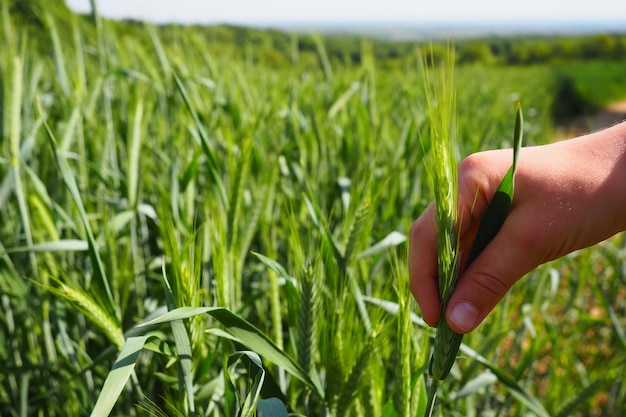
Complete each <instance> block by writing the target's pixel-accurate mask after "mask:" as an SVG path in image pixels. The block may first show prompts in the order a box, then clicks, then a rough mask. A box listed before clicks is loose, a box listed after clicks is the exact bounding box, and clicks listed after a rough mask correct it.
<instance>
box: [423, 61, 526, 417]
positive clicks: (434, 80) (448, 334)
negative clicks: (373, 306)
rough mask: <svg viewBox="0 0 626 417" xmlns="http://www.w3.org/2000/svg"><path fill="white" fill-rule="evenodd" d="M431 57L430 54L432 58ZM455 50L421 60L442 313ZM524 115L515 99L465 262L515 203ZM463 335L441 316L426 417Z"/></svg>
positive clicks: (451, 264) (454, 254) (451, 268)
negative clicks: (508, 155) (506, 147)
mask: <svg viewBox="0 0 626 417" xmlns="http://www.w3.org/2000/svg"><path fill="white" fill-rule="evenodd" d="M431 61H432V56H431ZM453 66H454V51H453V49H452V48H449V50H448V56H447V59H446V63H444V65H441V66H440V67H439V68H438V69H436V68H430V69H427V67H428V65H427V63H426V61H425V59H422V61H421V69H422V71H423V74H424V87H425V92H426V100H427V105H428V112H429V120H430V147H431V158H430V159H429V160H428V161H427V171H428V173H429V175H430V178H431V180H432V185H433V188H434V195H435V205H436V219H437V226H438V228H439V233H438V236H437V250H438V261H437V263H438V274H439V296H440V298H441V315H440V317H444V315H445V311H446V309H447V306H448V300H449V299H450V296H451V295H452V292H453V291H454V287H455V285H456V282H457V280H458V277H459V266H460V265H459V263H458V262H457V261H458V234H457V231H456V225H457V218H458V212H457V207H458V205H457V194H458V184H457V176H456V175H457V160H456V157H455V156H456V155H457V154H458V142H457V139H456V136H455V135H456V131H455V129H456V119H455V101H456V97H455V90H454V80H453V75H454V71H453V70H454V67H453ZM522 130H523V118H522V109H521V105H520V104H519V103H518V106H517V114H516V121H515V133H514V151H513V164H512V166H511V168H510V169H509V170H508V172H507V173H506V175H505V176H504V178H503V179H502V182H501V183H500V185H499V186H498V189H497V191H496V193H495V195H494V197H493V198H492V200H491V201H490V203H489V205H488V207H487V209H486V211H485V213H484V215H483V217H482V218H481V220H480V224H479V227H478V231H477V235H476V239H475V242H474V244H473V246H472V249H471V250H470V256H469V258H468V263H467V264H468V265H469V263H471V262H472V261H473V260H474V259H476V258H477V257H478V255H479V254H480V252H481V251H482V250H483V249H484V248H485V247H486V246H487V244H488V243H489V242H490V241H491V240H492V239H493V237H494V236H495V235H496V234H497V233H498V231H499V230H500V227H501V226H502V224H503V223H504V220H505V219H506V217H507V215H508V213H509V210H510V208H511V204H512V202H513V189H514V175H515V170H516V168H517V159H518V153H519V149H520V148H521V143H522ZM462 339H463V335H462V334H459V333H456V332H454V331H453V330H452V329H451V328H450V327H449V326H448V323H447V321H446V320H445V319H441V320H439V323H438V324H437V335H436V337H435V343H434V348H433V354H432V357H431V360H430V365H429V374H430V376H431V378H432V385H431V387H430V391H429V394H428V405H427V407H426V410H427V411H426V412H427V415H429V416H430V415H432V413H433V411H434V405H435V397H436V393H437V388H438V386H439V384H440V383H441V382H442V381H443V380H444V379H445V378H446V377H447V376H448V374H449V373H450V369H451V368H452V365H453V364H454V361H455V359H456V355H457V352H458V350H459V346H460V345H461V341H462Z"/></svg>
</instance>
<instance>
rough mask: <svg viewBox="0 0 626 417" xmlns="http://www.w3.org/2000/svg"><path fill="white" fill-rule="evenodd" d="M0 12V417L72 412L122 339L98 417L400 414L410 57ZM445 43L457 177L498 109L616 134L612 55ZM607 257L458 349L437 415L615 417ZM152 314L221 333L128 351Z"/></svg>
mask: <svg viewBox="0 0 626 417" xmlns="http://www.w3.org/2000/svg"><path fill="white" fill-rule="evenodd" d="M0 14H1V15H0V18H1V19H0V37H1V45H2V49H1V51H0V57H1V58H0V87H1V93H0V108H1V109H2V118H1V119H0V120H1V124H0V134H1V136H0V181H1V183H0V302H1V303H2V308H0V414H1V415H2V416H5V415H6V416H30V415H33V416H34V415H38V416H83V415H89V413H91V411H92V409H93V408H94V404H95V403H96V400H97V399H98V397H99V395H100V393H101V391H102V387H103V384H104V381H105V378H106V377H107V375H109V372H110V371H111V368H112V366H113V364H114V363H115V361H116V358H117V357H118V355H119V353H120V351H121V350H122V349H123V347H124V346H125V344H127V343H128V341H129V340H137V339H135V338H136V337H139V336H141V337H143V336H145V337H146V338H147V339H146V342H145V343H146V344H145V348H144V349H143V350H142V351H141V353H140V354H138V355H136V356H133V360H132V363H134V364H135V366H134V371H133V372H132V373H131V374H130V377H129V379H128V382H127V383H125V382H124V381H122V383H121V385H120V386H121V388H123V390H122V392H121V394H119V398H118V395H117V393H115V394H113V391H108V392H107V391H105V395H104V396H109V397H111V398H112V401H114V402H115V407H114V408H113V412H112V415H120V416H122V415H124V416H132V415H142V416H143V415H157V416H160V415H207V416H222V415H228V416H230V415H238V413H240V414H241V415H245V414H246V412H248V411H249V413H250V414H248V415H253V413H254V411H253V409H254V407H255V406H257V405H259V404H260V407H261V408H263V407H270V406H271V404H272V403H271V401H270V400H269V398H272V397H275V398H278V399H279V401H280V404H284V407H285V409H287V410H288V411H289V412H290V413H293V415H308V416H318V415H320V416H321V415H329V416H344V415H345V416H348V415H354V416H413V415H416V414H418V413H419V412H420V410H422V409H423V407H424V405H425V404H424V401H425V390H424V389H425V384H426V379H425V373H426V372H425V371H426V366H427V359H428V357H429V345H430V337H431V336H432V332H431V331H430V330H429V329H428V328H427V327H425V326H424V325H423V323H422V322H421V320H420V319H419V309H418V307H417V305H416V304H415V302H414V300H413V299H412V296H411V295H410V293H409V290H408V276H407V270H406V256H407V255H406V252H407V248H406V242H405V240H404V237H405V236H406V234H407V232H408V229H409V227H410V225H411V223H412V221H413V220H414V219H415V218H416V217H417V216H418V215H419V214H420V213H421V212H422V210H423V209H424V208H425V207H426V206H427V204H428V203H429V202H430V201H431V200H432V195H430V193H429V191H427V190H429V187H428V178H427V176H426V173H425V172H424V166H423V162H422V160H423V158H424V157H425V156H427V154H428V141H429V139H428V137H427V132H428V129H427V126H428V125H427V124H428V120H427V119H426V116H425V103H424V97H423V93H422V91H421V86H422V85H423V84H422V77H423V74H421V73H420V72H419V70H418V59H419V58H418V53H417V50H418V48H420V47H421V48H424V47H426V46H427V45H428V43H427V42H424V41H392V40H389V39H381V38H375V37H363V36H356V35H345V34H344V35H333V34H308V33H297V32H281V31H278V30H263V29H258V28H257V29H255V28H245V27H239V26H229V25H215V26H194V25H188V26H181V25H173V24H172V25H162V26H158V25H154V24H148V23H142V22H139V21H123V22H119V21H112V20H107V19H102V18H100V17H99V16H97V15H77V14H73V13H71V12H70V10H69V9H68V8H67V7H66V6H65V5H64V4H63V2H46V1H37V0H30V1H19V0H2V1H0ZM454 43H455V47H456V50H457V55H456V56H457V61H456V88H457V94H458V98H457V110H458V121H459V125H458V136H459V138H460V141H461V154H462V155H459V158H461V157H462V156H464V155H468V154H470V153H472V152H476V151H480V150H485V149H492V148H502V147H510V146H511V141H512V135H513V122H514V115H515V105H516V102H517V101H521V103H522V105H523V108H524V117H525V144H526V145H538V144H543V143H547V142H550V141H553V140H557V139H563V138H567V137H571V136H572V135H575V134H582V133H583V132H585V131H590V130H594V129H598V128H602V127H605V126H606V125H608V124H612V123H615V122H617V121H619V120H623V119H624V118H626V116H625V114H624V113H623V112H622V110H619V109H620V107H619V106H618V107H609V110H606V109H607V106H610V105H612V104H614V103H619V102H622V101H623V100H626V58H625V57H626V34H625V33H601V34H588V35H584V36H583V35H568V36H565V35H564V36H545V35H541V36H531V35H524V36H519V37H502V36H492V37H487V36H486V37H474V38H462V39H458V40H455V42H454ZM432 47H433V50H434V58H433V59H434V61H435V64H436V63H437V62H438V60H441V59H442V57H443V56H445V55H444V54H443V52H444V51H445V48H446V47H447V42H446V41H441V42H438V41H434V43H433V45H432ZM611 109H613V110H611ZM598 114H603V115H604V117H603V118H598V117H597V115H598ZM625 260H626V246H625V241H624V236H622V235H620V236H616V237H615V238H613V239H610V240H608V241H606V242H603V243H602V244H600V245H598V246H596V247H594V248H590V249H587V250H582V251H578V252H576V253H574V254H572V255H570V256H567V257H565V258H563V259H561V260H558V261H554V262H551V263H550V264H548V265H545V266H543V267H541V268H539V269H537V270H536V271H533V272H532V273H530V274H529V275H528V277H527V278H525V279H524V280H523V281H522V282H521V283H520V284H518V285H517V286H516V287H515V288H514V289H513V290H512V292H511V293H510V294H509V295H508V296H507V297H506V299H505V301H504V302H503V303H502V304H501V305H500V306H499V307H498V308H497V309H496V311H495V312H494V313H493V314H492V315H491V316H490V317H489V319H488V320H487V321H486V323H484V324H483V325H482V326H481V327H480V328H479V329H478V330H477V331H476V332H474V334H472V335H470V336H468V337H466V338H465V339H464V343H465V345H466V347H464V350H462V354H461V356H460V357H459V359H458V361H457V365H456V366H455V368H454V369H453V372H452V374H451V376H450V378H449V381H447V382H446V384H445V386H444V387H443V388H442V394H441V404H442V405H441V407H442V412H443V414H442V415H452V416H455V415H458V416H534V415H538V416H548V415H550V416H570V415H578V416H618V415H624V414H626V381H624V377H623V376H624V374H625V373H624V371H625V364H626V362H625V361H626V331H625V327H624V326H626V278H625V274H626V269H625V264H624V262H625ZM175 307H191V308H196V309H198V308H201V307H223V308H225V309H227V311H228V312H229V313H227V314H226V315H219V314H217V313H215V314H213V313H205V314H199V315H196V316H194V317H193V318H191V319H189V320H185V321H184V322H183V323H184V325H183V326H182V327H181V326H180V322H172V325H171V326H168V325H161V326H153V327H145V328H139V329H137V328H134V326H135V325H136V324H137V323H138V322H140V321H144V320H146V319H147V318H148V317H155V315H158V314H163V313H164V312H165V311H167V310H168V309H169V310H172V309H174V308H175ZM194 311H196V312H199V311H200V310H194ZM225 317H227V318H225ZM244 320H245V322H244ZM175 323H178V327H176V324H175ZM248 325H250V326H254V327H246V326H248ZM243 328H245V329H248V330H246V331H245V332H244V331H242V330H241V329H243ZM250 329H254V330H250ZM174 335H176V337H174ZM180 338H182V339H185V340H187V344H185V343H183V342H181V340H182V339H180ZM264 343H265V344H264ZM270 345H271V349H270V348H268V347H267V346H270ZM263 346H265V347H264V348H263V349H266V350H263V349H262V348H261V347H263ZM267 349H270V350H269V351H271V352H273V353H272V354H271V355H269V354H268V350H267ZM250 351H256V353H258V354H259V355H260V356H261V357H262V359H263V364H264V367H259V366H258V363H257V362H254V360H255V358H256V357H255V356H254V355H253V354H250V353H249V352H250ZM242 352H246V353H242ZM272 355H273V356H272ZM477 355H479V356H480V357H477ZM268 356H269V357H268ZM257 394H258V395H257ZM248 405H250V408H246V407H247V406H248ZM281 410H282V409H281ZM266 415H267V414H266ZM276 415H279V414H276Z"/></svg>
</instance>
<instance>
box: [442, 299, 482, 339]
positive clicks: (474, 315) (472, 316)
mask: <svg viewBox="0 0 626 417" xmlns="http://www.w3.org/2000/svg"><path fill="white" fill-rule="evenodd" d="M448 319H449V320H450V321H451V322H452V323H454V324H455V325H456V326H457V327H458V328H459V329H461V330H463V331H464V332H469V331H471V330H473V329H474V327H475V326H476V322H477V321H478V309H477V308H476V307H475V306H474V305H473V304H470V303H468V302H466V301H462V302H460V303H458V304H457V305H455V306H454V307H453V308H452V311H451V312H450V315H449V316H448Z"/></svg>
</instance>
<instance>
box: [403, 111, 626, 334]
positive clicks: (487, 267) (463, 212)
mask: <svg viewBox="0 0 626 417" xmlns="http://www.w3.org/2000/svg"><path fill="white" fill-rule="evenodd" d="M512 152H513V151H512V150H510V149H509V150H498V151H488V152H481V153H476V154H473V155H470V156H469V157H468V158H466V159H465V160H464V161H463V162H462V163H461V165H460V166H459V219H460V220H459V225H458V227H459V228H460V234H461V239H462V240H467V239H468V238H469V239H470V240H471V232H470V230H472V229H474V227H470V226H469V225H470V223H471V224H472V225H474V226H475V224H476V222H477V220H478V219H479V218H480V216H481V215H482V213H483V212H484V210H485V208H486V207H487V204H488V202H489V200H490V199H491V196H492V195H493V194H494V192H495V190H496V188H497V187H498V184H499V183H500V180H501V179H502V177H503V175H504V173H505V172H506V171H507V169H508V168H509V166H510V165H511V162H512ZM474 201H475V203H474ZM472 206H473V208H472ZM469 219H471V220H469ZM468 220H469V221H468ZM624 230H626V122H623V123H621V124H618V125H616V126H613V127H610V128H608V129H605V130H602V131H599V132H595V133H592V134H589V135H586V136H581V137H579V138H576V139H570V140H565V141H561V142H557V143H553V144H549V145H543V146H536V147H528V148H523V149H522V151H521V153H520V156H519V165H518V168H517V173H516V178H515V197H514V200H513V205H512V207H511V212H510V214H509V216H508V218H507V220H506V222H505V223H504V225H503V226H502V229H501V230H500V232H499V233H498V234H497V235H496V237H495V238H494V239H493V241H492V242H491V243H490V244H489V245H488V246H487V247H486V248H485V250H484V251H483V252H482V253H481V255H480V256H479V257H478V258H477V259H476V260H475V261H474V262H473V263H472V264H471V265H470V266H469V267H468V268H467V269H466V270H465V271H464V272H463V274H462V275H461V277H460V279H459V282H458V284H457V286H456V289H455V291H454V293H453V295H452V297H451V298H450V301H449V303H448V308H447V310H446V312H445V317H446V320H447V321H448V324H449V325H450V327H451V328H452V329H453V330H454V331H456V332H458V333H468V332H470V331H472V330H474V329H475V328H476V326H478V324H480V323H481V322H482V321H483V320H484V319H485V317H486V316H487V315H488V314H489V312H490V311H491V310H492V309H493V308H494V307H495V305H496V304H497V303H498V302H499V301H500V300H501V299H502V297H503V296H504V295H505V294H506V293H507V291H508V290H509V289H510V288H511V287H512V286H513V284H514V283H515V282H517V281H518V280H519V279H520V278H521V277H523V276H524V275H525V274H526V273H528V272H530V271H531V270H533V269H534V268H536V267H537V266H539V265H541V264H543V263H545V262H548V261H551V260H554V259H557V258H559V257H561V256H564V255H566V254H568V253H570V252H573V251H575V250H577V249H582V248H586V247H589V246H592V245H594V244H596V243H598V242H601V241H603V240H605V239H607V238H609V237H611V236H613V235H615V234H617V233H619V232H622V231H624ZM436 242H437V225H436V222H435V207H434V204H431V205H430V206H429V207H428V208H427V209H426V210H425V211H424V212H423V213H422V214H421V215H420V217H419V218H418V219H417V220H416V221H415V222H414V223H413V226H412V227H411V236H410V244H409V248H410V249H409V250H410V252H409V253H410V255H409V272H410V276H411V291H412V292H413V295H414V296H415V298H416V300H417V302H418V303H419V305H420V307H421V311H422V315H423V318H424V320H425V321H426V323H428V324H429V325H431V326H435V325H436V324H437V322H438V320H439V319H440V311H439V309H440V301H439V293H438V284H437V243H436Z"/></svg>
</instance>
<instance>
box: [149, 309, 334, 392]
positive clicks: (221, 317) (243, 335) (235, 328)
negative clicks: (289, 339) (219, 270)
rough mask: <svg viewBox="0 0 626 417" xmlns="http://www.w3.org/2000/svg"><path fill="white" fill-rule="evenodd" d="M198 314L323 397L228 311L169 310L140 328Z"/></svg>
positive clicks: (271, 344)
mask: <svg viewBox="0 0 626 417" xmlns="http://www.w3.org/2000/svg"><path fill="white" fill-rule="evenodd" d="M199 314H209V315H210V316H212V317H213V318H215V319H216V320H217V321H219V322H220V323H222V325H223V326H224V327H225V328H226V330H227V331H228V332H229V333H230V334H232V335H233V336H234V337H236V338H237V339H238V341H239V342H240V343H241V344H243V345H245V346H247V347H248V348H249V349H252V350H254V351H255V352H257V353H258V354H259V355H261V356H263V357H265V358H267V359H268V360H270V361H271V362H273V363H275V364H276V365H278V366H280V367H282V368H283V369H285V370H286V371H287V372H289V373H290V374H291V375H293V376H294V377H296V378H298V379H299V380H300V381H302V382H303V383H304V384H305V385H307V386H308V387H309V388H310V389H311V390H313V391H314V392H315V393H316V394H318V395H319V396H320V397H321V398H323V397H324V391H323V389H322V388H321V387H320V386H318V385H316V384H315V383H314V382H313V381H312V380H311V378H309V376H308V375H307V374H306V373H305V372H304V370H303V369H302V368H301V367H300V366H299V365H298V364H297V363H296V362H295V361H294V360H293V359H291V357H289V356H288V355H287V354H286V353H285V352H283V351H282V350H281V349H279V348H278V347H277V346H276V345H275V344H274V342H272V341H271V340H270V339H269V338H268V337H267V336H265V334H263V332H261V331H260V330H259V329H257V328H256V327H255V326H254V325H252V324H251V323H250V322H248V321H247V320H245V319H243V318H241V317H239V316H238V315H236V314H234V313H232V312H231V311H229V310H227V309H225V308H222V307H179V308H177V309H175V310H172V311H169V312H167V313H165V314H163V315H162V316H160V317H158V318H156V319H154V320H151V321H149V322H146V323H143V324H142V325H141V326H152V325H155V324H162V323H167V322H170V321H172V320H180V319H185V318H189V317H194V316H197V315H199Z"/></svg>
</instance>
